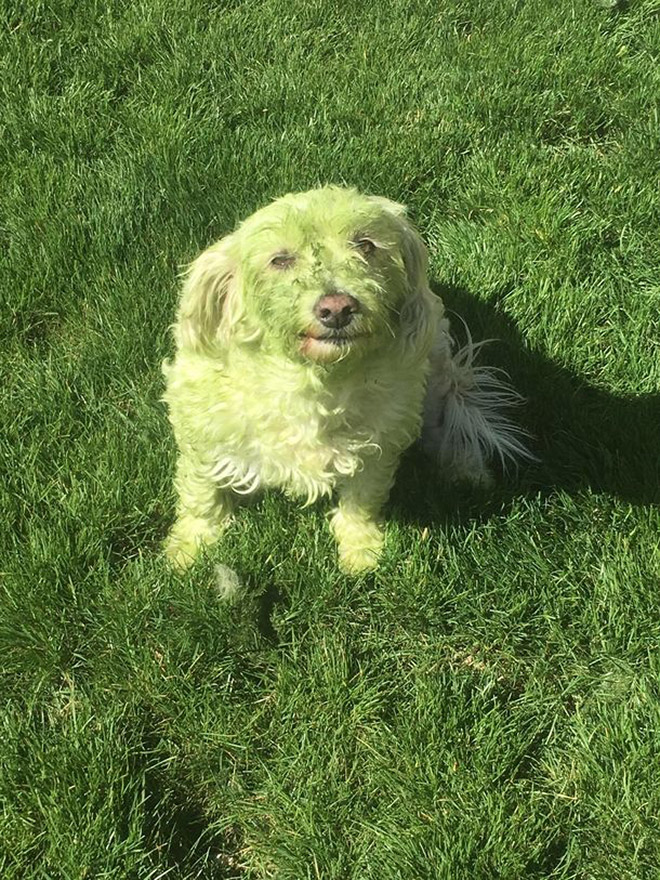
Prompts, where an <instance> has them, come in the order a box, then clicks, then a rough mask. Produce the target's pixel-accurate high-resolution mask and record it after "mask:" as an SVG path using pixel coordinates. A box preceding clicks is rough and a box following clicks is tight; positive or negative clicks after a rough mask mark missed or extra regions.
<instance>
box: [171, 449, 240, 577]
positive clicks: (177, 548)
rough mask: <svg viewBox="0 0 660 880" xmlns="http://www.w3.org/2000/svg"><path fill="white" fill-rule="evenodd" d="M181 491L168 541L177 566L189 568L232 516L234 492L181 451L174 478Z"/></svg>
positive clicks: (173, 560) (172, 561)
mask: <svg viewBox="0 0 660 880" xmlns="http://www.w3.org/2000/svg"><path fill="white" fill-rule="evenodd" d="M175 486H176V490H177V492H178V495H179V500H178V504H177V518H176V521H175V523H174V525H173V526H172V530H171V531H170V534H169V536H168V538H167V541H166V543H165V553H166V555H167V557H168V559H169V560H170V562H171V563H172V565H174V566H175V568H179V569H183V568H187V567H188V566H189V565H190V564H191V563H192V562H193V561H194V559H195V557H196V556H197V554H198V553H199V551H200V549H201V548H202V547H203V546H206V545H208V544H213V543H215V541H217V540H218V538H219V537H220V534H221V532H222V530H223V529H224V527H225V526H226V524H227V522H228V521H229V519H230V517H231V512H232V509H233V502H232V495H231V492H230V491H229V490H228V489H219V488H218V486H217V485H216V484H215V483H214V482H213V480H211V479H210V478H209V477H208V476H207V475H206V474H205V472H204V469H203V468H202V467H201V466H200V464H199V462H197V461H195V460H194V459H191V458H190V457H188V456H185V455H182V456H181V457H180V458H179V461H178V464H177V474H176V479H175Z"/></svg>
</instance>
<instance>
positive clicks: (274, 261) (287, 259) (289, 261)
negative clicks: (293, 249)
mask: <svg viewBox="0 0 660 880" xmlns="http://www.w3.org/2000/svg"><path fill="white" fill-rule="evenodd" d="M295 262H296V256H295V254H288V253H283V254H275V256H274V257H271V259H270V263H269V265H270V266H272V268H273V269H290V268H291V267H292V266H293V264H294V263H295Z"/></svg>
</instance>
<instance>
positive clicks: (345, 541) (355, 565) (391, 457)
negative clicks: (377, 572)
mask: <svg viewBox="0 0 660 880" xmlns="http://www.w3.org/2000/svg"><path fill="white" fill-rule="evenodd" d="M399 455H400V453H399V451H398V450H397V451H394V450H390V451H389V452H386V451H385V450H383V453H382V455H381V456H380V457H379V458H373V459H369V460H368V461H365V464H364V468H363V469H362V470H361V471H360V472H359V473H357V474H355V475H354V476H353V477H351V478H350V479H348V480H346V482H345V483H343V484H341V485H340V487H339V490H338V494H339V505H338V507H337V509H336V510H335V511H334V513H333V515H332V519H331V520H330V527H331V529H332V532H333V534H334V536H335V539H336V541H337V546H338V550H339V565H340V567H341V568H342V569H343V571H345V572H346V573H347V574H359V573H360V572H363V571H370V570H371V569H374V568H376V566H377V565H378V559H379V557H380V554H381V551H382V549H383V542H384V536H383V531H382V529H381V527H380V526H379V524H378V520H379V517H380V512H381V509H382V507H383V505H384V504H385V502H386V501H387V498H388V496H389V494H390V489H391V488H392V484H393V483H394V476H395V474H396V469H397V465H398V463H399Z"/></svg>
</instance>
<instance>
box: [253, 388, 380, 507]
mask: <svg viewBox="0 0 660 880" xmlns="http://www.w3.org/2000/svg"><path fill="white" fill-rule="evenodd" d="M355 398H356V395H351V394H340V395H336V396H334V397H330V396H320V397H316V396H314V395H291V396H290V395H282V396H280V397H279V399H276V400H272V401H271V404H272V406H271V407H270V408H269V411H268V412H267V413H262V418H261V420H260V423H259V425H258V426H255V430H254V432H253V435H252V444H251V445H252V447H253V449H254V450H255V452H257V461H258V467H259V471H260V475H261V481H262V483H263V485H265V486H279V487H280V488H282V489H284V490H285V491H287V492H289V493H291V494H294V495H302V496H306V497H308V498H310V499H312V500H313V499H314V498H316V497H318V496H320V495H327V494H329V493H330V492H331V491H332V489H333V488H334V486H335V484H336V482H337V480H338V479H339V478H341V477H350V476H352V475H353V474H354V473H356V472H357V471H358V470H360V469H361V468H362V467H363V464H364V458H365V457H367V456H370V455H373V454H374V453H376V452H377V451H378V441H377V439H376V436H375V435H376V433H377V430H376V427H375V426H374V425H370V424H369V423H368V421H365V412H364V406H362V407H361V406H360V405H359V402H358V400H357V399H355Z"/></svg>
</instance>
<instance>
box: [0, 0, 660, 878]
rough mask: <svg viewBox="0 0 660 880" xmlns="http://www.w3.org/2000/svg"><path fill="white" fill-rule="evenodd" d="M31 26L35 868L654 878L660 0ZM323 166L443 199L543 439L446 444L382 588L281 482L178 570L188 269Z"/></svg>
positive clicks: (8, 22)
mask: <svg viewBox="0 0 660 880" xmlns="http://www.w3.org/2000/svg"><path fill="white" fill-rule="evenodd" d="M1 21H2V25H1V27H2V30H1V35H0V59H1V61H0V64H1V69H2V76H1V77H0V91H1V94H0V101H1V105H2V108H3V113H2V132H3V138H2V140H1V141H0V151H1V162H2V165H1V168H2V176H1V184H2V206H3V210H2V215H1V219H0V240H1V241H2V245H3V247H2V249H1V250H0V265H1V268H2V274H1V276H0V277H2V279H3V280H2V291H3V295H2V306H3V307H2V310H1V312H0V333H1V334H2V347H1V349H0V357H1V359H2V366H3V382H2V384H1V387H0V413H1V418H2V431H1V432H0V450H1V452H0V454H1V455H2V462H3V465H4V468H3V489H4V491H3V493H2V495H1V496H0V505H1V506H0V516H1V522H2V524H3V528H2V530H1V533H0V573H1V581H0V588H1V589H0V595H1V597H2V598H1V602H2V608H1V611H0V671H1V672H2V692H1V695H2V700H3V712H2V715H1V717H0V724H1V725H2V735H1V736H0V874H1V876H2V877H3V878H7V880H19V878H20V880H27V878H35V880H36V878H40V880H41V878H48V880H55V878H66V880H74V878H75V880H78V878H80V880H82V878H111V877H112V878H123V877H126V878H133V877H135V878H145V880H146V878H161V877H168V878H174V877H179V878H186V880H188V878H194V877H205V878H207V877H208V878H211V877H213V878H261V877H263V878H266V877H277V878H291V880H301V878H323V880H331V878H336V880H345V878H355V880H357V878H360V880H366V878H374V880H376V878H377V880H395V878H396V880H399V878H400V880H419V878H427V877H428V878H447V880H456V878H466V880H467V878H469V880H477V878H484V880H491V878H493V877H502V878H507V880H509V878H521V880H522V878H539V880H541V878H580V880H587V878H588V880H612V878H617V880H641V878H654V877H657V876H658V874H659V873H660V835H659V832H658V828H659V819H660V795H659V794H658V792H659V788H658V779H659V778H660V760H659V758H658V753H659V750H658V747H657V744H658V738H659V737H660V718H659V715H660V702H659V694H658V680H659V674H660V668H659V667H660V661H659V653H658V646H659V644H660V599H659V596H660V589H659V588H660V549H659V548H660V541H659V537H658V536H659V535H660V516H659V514H658V502H659V501H660V490H659V486H660V467H659V455H658V450H659V449H660V393H659V385H660V352H659V351H658V339H659V338H660V334H659V332H658V330H659V319H658V302H659V301H660V297H659V294H660V288H659V284H658V262H659V258H660V251H659V248H658V236H657V230H658V228H659V227H660V201H659V199H658V190H657V180H658V151H657V140H658V138H657V136H658V118H659V117H658V113H659V107H658V95H659V94H660V63H659V61H660V4H659V3H658V2H657V0H638V2H635V0H631V2H628V3H623V2H621V3H612V4H609V3H607V4H606V3H598V2H589V0H574V2H568V3H563V4H555V3H550V2H546V0H541V2H536V3H533V4H532V3H516V2H508V3H507V2H502V0H497V2H490V3H486V2H481V0H475V2H472V3H467V2H464V0H463V2H459V0H455V2H448V3H444V4H441V5H438V4H433V3H429V2H422V0H420V2H413V3H410V2H407V3H403V2H400V0H394V2H391V3H388V4H376V3H367V4H366V5H365V4H362V5H359V6H355V7H347V6H345V5H342V4H338V3H334V2H331V0H319V2H314V3H306V4H303V3H300V4H293V5H292V4H291V3H284V2H281V0H263V2H258V0H257V2H249V3H248V2H244V3H239V2H234V3H220V4H211V3H207V4H199V3H193V2H189V0H174V2H169V3H164V2H162V0H153V2H150V3H148V4H147V3H137V4H132V5H126V4H124V3H114V2H110V3H106V4H103V5H100V4H97V3H94V2H90V0H80V2H78V3H75V4H74V3H68V2H65V0H60V2H53V3H45V2H34V3H30V4H25V3H17V4H9V5H6V6H5V7H4V8H3V10H2V19H1ZM323 182H336V183H341V182H344V183H348V184H351V185H356V186H358V187H359V188H361V189H363V190H365V191H369V192H376V193H380V194H383V195H386V196H389V197H390V198H394V199H397V200H400V201H403V202H406V203H407V204H408V205H409V206H410V211H411V214H412V216H413V217H414V219H415V221H416V222H417V223H418V225H419V227H420V229H421V230H422V232H423V234H424V237H425V238H426V240H427V242H428V243H429V247H430V252H431V268H432V276H433V284H434V287H435V289H436V290H437V291H438V292H439V293H441V295H442V296H443V297H444V299H445V300H446V302H447V305H448V307H449V308H451V309H452V310H454V311H455V312H457V313H458V315H460V316H461V317H462V318H463V319H464V320H466V321H467V323H468V325H469V326H470V329H471V331H472V333H473V335H474V336H475V338H495V339H496V340H497V341H495V342H493V343H492V344H491V345H490V346H488V347H487V349H486V351H485V353H484V357H488V358H489V359H490V360H491V361H492V362H493V363H495V364H497V365H499V366H501V367H504V368H505V369H507V370H508V371H509V372H510V373H511V375H512V379H513V381H514V383H515V384H516V385H517V386H518V387H519V388H520V389H521V390H522V391H523V393H524V394H525V395H526V396H527V398H528V405H527V406H526V407H525V409H524V410H522V411H521V413H520V414H519V416H520V418H521V420H522V421H523V423H524V425H525V427H526V428H528V429H529V430H530V431H531V432H532V433H533V434H534V435H535V437H536V439H535V442H534V446H535V451H536V452H537V454H538V455H539V457H540V462H539V464H538V465H534V466H530V467H527V466H525V467H523V468H522V469H521V470H520V472H519V473H518V474H517V475H514V474H511V475H509V476H508V477H507V478H505V479H503V480H502V481H501V482H500V483H499V485H498V488H497V489H496V490H495V491H494V492H492V493H490V494H483V493H478V492H468V491H465V490H463V491H457V490H448V489H447V488H446V487H444V486H443V485H442V484H441V483H439V482H438V481H437V480H436V479H435V478H434V476H433V475H432V474H431V473H430V471H429V468H428V466H427V465H426V464H425V463H424V462H423V461H422V460H421V459H420V457H419V454H418V453H417V452H416V451H415V450H411V452H410V454H409V455H408V456H407V457H406V461H405V462H404V464H403V466H402V469H401V473H400V477H399V480H398V482H397V486H396V487H395V490H394V493H393V498H392V503H391V506H390V511H389V523H388V545H387V552H386V556H385V560H384V563H383V566H382V568H381V569H380V570H379V571H378V572H377V573H376V574H374V575H373V576H370V577H367V578H362V579H359V580H356V581H352V580H348V579H346V578H344V577H343V576H341V575H340V573H339V572H338V570H337V567H336V564H335V559H334V550H333V546H332V541H331V539H330V537H329V534H328V530H327V523H326V522H325V510H324V509H323V508H322V507H319V508H317V509H314V510H312V511H311V512H310V511H304V512H303V511H299V510H297V509H296V508H295V506H293V505H292V504H290V503H289V502H287V501H285V500H284V499H282V498H279V497H277V496H267V497H265V498H264V499H262V500H261V501H260V502H259V503H258V504H257V505H256V506H255V507H253V508H247V509H245V510H243V511H241V513H240V516H239V517H238V518H237V521H236V523H235V524H234V525H233V526H232V528H231V529H230V531H229V532H228V534H227V535H226V538H225V539H224V540H223V541H222V543H221V544H220V545H219V546H218V548H217V550H216V551H214V552H213V553H212V554H210V555H209V557H208V558H207V559H206V560H203V561H202V562H201V563H200V565H199V566H197V567H196V568H195V569H194V570H193V571H192V572H190V573H189V574H187V575H185V576H183V577H182V576H178V575H177V576H175V575H173V574H172V573H171V572H170V571H169V570H168V569H167V568H166V566H165V565H164V563H163V560H162V558H161V555H160V545H161V542H162V539H163V537H164V535H165V533H166V531H167V528H168V526H169V524H170V522H171V519H172V509H173V500H174V499H173V494H172V490H171V477H172V466H173V460H174V447H173V441H172V438H171V436H170V432H169V429H168V426H167V420H166V414H165V411H164V408H163V406H162V404H161V403H160V395H161V393H162V382H161V376H160V362H161V360H162V358H163V357H165V356H167V355H168V354H169V352H170V351H171V341H170V336H169V332H168V327H169V324H170V323H171V321H172V318H173V314H174V308H175V302H176V296H177V285H178V280H177V273H178V271H179V269H180V267H181V266H182V265H183V264H184V263H185V262H186V261H187V260H190V259H191V258H192V257H193V256H194V255H195V254H196V253H197V252H198V251H199V250H201V249H202V248H203V247H204V246H206V245H207V244H208V243H209V242H210V241H211V240H213V239H214V238H216V237H219V236H221V235H223V234H225V233H226V232H227V231H229V230H230V229H231V228H232V227H233V225H234V224H235V223H236V222H237V221H238V220H239V219H240V218H241V217H243V216H245V215H247V214H249V213H250V212H251V211H253V210H254V209H255V208H256V207H258V206H259V205H261V204H263V203H264V202H265V201H267V200H268V199H270V198H271V197H274V196H276V195H280V194H282V193H283V192H286V191H289V190H302V189H305V188H307V187H310V186H313V185H316V184H317V183H323ZM456 326H457V333H458V334H459V335H460V334H461V333H462V330H461V325H460V321H456ZM218 562H221V563H223V564H224V565H227V566H230V567H231V568H232V569H234V570H235V571H236V572H237V573H238V574H239V577H240V578H241V581H242V585H243V589H242V591H241V594H240V595H239V596H238V597H236V598H235V599H234V600H233V601H231V602H227V601H222V600H221V597H220V593H221V585H219V584H218V578H217V572H216V570H215V565H216V563H218Z"/></svg>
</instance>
